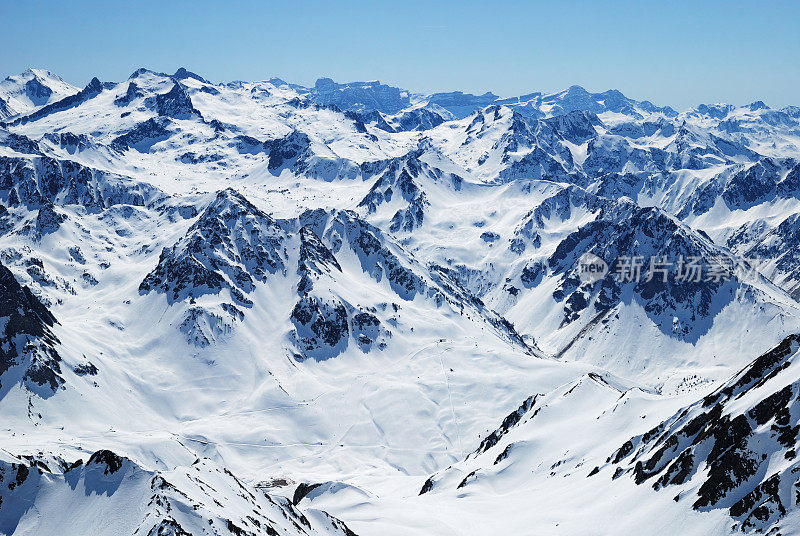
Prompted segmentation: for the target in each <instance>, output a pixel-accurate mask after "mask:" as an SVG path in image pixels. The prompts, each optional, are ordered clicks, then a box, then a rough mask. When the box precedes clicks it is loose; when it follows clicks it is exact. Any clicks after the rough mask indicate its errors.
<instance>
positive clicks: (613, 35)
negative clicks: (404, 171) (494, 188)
mask: <svg viewBox="0 0 800 536" xmlns="http://www.w3.org/2000/svg"><path fill="white" fill-rule="evenodd" d="M109 6H111V7H109ZM0 21H2V23H0V75H2V76H6V75H9V74H13V73H17V72H20V71H23V70H24V69H26V68H27V67H31V66H35V67H43V68H47V69H50V70H52V71H54V72H57V73H58V74H60V75H61V76H62V77H63V78H64V79H66V80H67V81H69V82H71V83H73V84H75V85H81V86H82V85H84V84H86V83H87V82H88V80H89V79H90V78H91V77H92V76H98V77H99V78H100V79H102V80H122V79H124V78H126V77H127V76H128V75H129V74H130V73H131V72H133V71H134V70H135V69H136V68H138V67H143V66H144V67H148V68H151V69H155V70H159V71H168V72H174V70H175V69H176V68H177V67H179V66H185V67H187V68H188V69H190V70H192V71H195V72H197V73H198V74H201V75H203V76H205V77H206V78H208V79H211V80H214V81H229V80H256V79H265V78H269V77H272V76H279V77H281V78H283V79H286V80H289V81H293V82H297V83H301V84H313V82H314V80H315V79H316V78H318V77H320V76H329V77H331V78H333V79H335V80H337V81H351V80H374V79H379V80H381V81H382V82H385V83H389V84H392V85H399V86H401V87H406V88H408V89H411V90H413V91H418V92H433V91H449V90H455V89H460V90H463V91H469V92H476V93H483V92H484V91H488V90H491V91H494V92H495V93H497V94H499V95H502V96H510V95H517V94H521V93H526V92H530V91H537V90H538V91H556V90H559V89H563V88H566V87H568V86H570V85H572V84H580V85H583V86H584V87H586V88H587V89H589V90H595V91H600V90H605V89H612V88H614V89H619V90H621V91H622V92H623V93H625V94H626V95H628V96H630V97H633V98H637V99H648V100H651V101H653V102H655V103H656V104H666V105H671V106H673V107H675V108H685V107H688V106H692V105H696V104H698V103H703V102H718V101H725V102H732V103H735V104H745V103H749V102H751V101H753V100H756V99H761V100H764V101H765V102H766V103H767V104H769V105H771V106H775V107H780V106H784V105H787V104H796V105H800V2H789V1H786V2H783V1H771V2H737V1H725V2H723V1H719V2H716V1H715V2H710V1H709V2H685V3H684V2H673V3H668V2H647V1H640V2H623V1H608V2H591V3H590V2H557V1H550V2H512V1H499V2H492V3H489V2H449V1H443V2H417V1H399V0H398V1H395V2H377V1H371V2H368V1H346V0H342V1H330V2H317V1H303V0H300V1H295V2H243V1H230V2H224V3H223V2H206V1H202V0H195V1H193V2H172V1H168V0H162V1H159V2H155V1H141V2H140V1H128V2H89V1H81V0H70V1H64V0H59V1H37V0H31V1H25V2H17V1H10V0H0Z"/></svg>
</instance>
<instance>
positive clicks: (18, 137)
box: [0, 68, 800, 536]
mask: <svg viewBox="0 0 800 536" xmlns="http://www.w3.org/2000/svg"><path fill="white" fill-rule="evenodd" d="M587 253H591V254H592V255H594V256H596V257H599V258H600V259H602V260H604V261H605V262H606V263H607V264H608V266H610V270H609V272H608V273H607V274H605V276H604V277H601V278H599V279H598V280H593V281H588V280H585V278H581V277H579V274H578V266H579V263H578V260H579V259H580V258H581V257H583V256H584V255H585V254H587ZM629 257H641V258H643V259H646V260H647V259H651V258H668V259H690V258H691V259H695V261H698V262H700V263H702V264H703V265H710V264H712V263H716V266H717V267H718V270H717V271H716V273H715V274H714V276H713V277H702V278H696V279H685V278H684V279H681V278H677V277H673V276H672V275H670V277H666V274H665V277H664V278H663V279H662V278H661V277H660V276H658V277H642V278H638V279H634V278H629V279H626V278H624V277H618V275H619V274H618V273H615V272H616V269H617V268H619V266H620V263H621V262H622V260H623V259H625V258H629ZM719 267H722V269H719ZM647 268H648V266H647V264H646V263H645V266H644V269H643V273H644V272H647ZM673 269H674V267H673ZM651 275H652V274H651ZM709 275H711V274H709ZM798 300H800V108H797V107H787V108H783V109H780V110H778V109H772V108H770V107H768V106H767V105H766V104H764V103H763V102H754V103H752V104H748V105H744V106H733V105H727V104H709V105H700V106H697V107H696V108H692V109H689V110H686V111H682V112H677V111H675V110H673V109H671V108H669V107H660V106H657V105H654V104H652V103H650V102H648V101H636V100H632V99H630V98H627V97H625V96H624V95H623V94H622V93H620V92H619V91H614V90H612V91H606V92H603V93H591V92H589V91H587V90H585V89H583V88H581V87H578V86H573V87H570V88H569V89H567V90H564V91H561V92H558V93H553V94H543V93H530V94H527V95H522V96H519V97H513V98H501V97H498V96H496V95H494V94H492V93H486V94H483V95H471V94H466V93H461V92H453V93H439V94H433V95H420V94H415V93H412V92H410V91H407V90H404V89H399V88H395V87H391V86H387V85H385V84H381V83H379V82H353V83H346V84H341V83H337V82H334V81H333V80H331V79H327V78H323V79H320V80H318V81H317V82H316V84H315V85H314V86H313V87H303V86H300V85H296V84H292V83H288V82H285V81H283V80H280V79H277V78H273V79H270V80H268V81H262V82H229V83H214V82H210V81H208V80H206V79H204V78H203V77H202V76H200V75H197V74H194V73H192V72H190V71H188V70H186V69H184V68H181V69H178V70H177V72H175V73H174V74H164V73H159V72H153V71H150V70H147V69H139V70H137V71H136V72H134V73H133V74H132V75H131V76H130V77H129V78H128V79H127V80H124V81H121V82H104V81H101V80H99V79H98V78H94V79H92V80H91V82H89V84H88V85H87V86H86V87H84V88H77V87H73V86H72V85H70V84H68V83H66V82H65V81H63V80H62V79H61V78H59V77H58V76H57V75H55V74H53V73H51V72H49V71H44V70H39V69H30V70H28V71H26V72H24V73H22V74H20V75H15V76H11V77H9V78H6V79H5V80H3V81H0V534H4V535H11V534H14V535H25V536H33V535H35V536H83V535H87V534H91V535H98V536H99V535H102V536H116V535H136V536H156V535H159V536H167V535H170V536H187V535H192V536H200V535H225V536H228V535H235V536H255V535H281V536H300V535H322V534H325V535H343V536H348V535H353V534H358V535H360V536H392V535H398V536H399V535H412V536H423V535H424V536H450V535H478V534H481V535H482V534H548V535H549V534H554V535H576V536H577V535H585V534H596V535H622V534H638V535H662V534H681V535H722V534H730V533H747V534H749V533H766V534H772V535H778V534H781V535H789V534H800V458H798V447H800V400H799V397H800V303H799V302H798Z"/></svg>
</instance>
